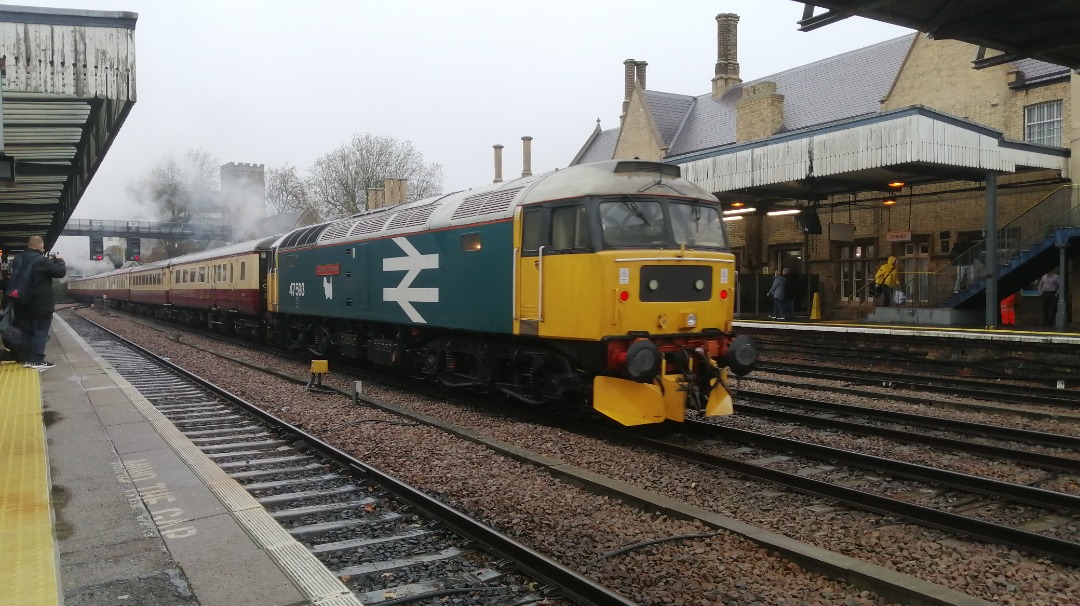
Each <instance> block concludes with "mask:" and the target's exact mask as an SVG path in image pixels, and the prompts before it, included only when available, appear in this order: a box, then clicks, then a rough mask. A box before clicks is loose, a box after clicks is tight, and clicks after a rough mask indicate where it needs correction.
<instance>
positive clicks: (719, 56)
mask: <svg viewBox="0 0 1080 606" xmlns="http://www.w3.org/2000/svg"><path fill="white" fill-rule="evenodd" d="M741 82H742V78H740V77H739V16H738V15H736V14H734V13H720V14H719V15H717V16H716V75H715V76H713V79H712V97H713V99H719V98H720V97H722V96H723V95H724V93H726V92H727V91H729V90H731V88H732V87H733V86H735V85H736V84H739V83H741Z"/></svg>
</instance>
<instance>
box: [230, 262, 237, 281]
mask: <svg viewBox="0 0 1080 606" xmlns="http://www.w3.org/2000/svg"><path fill="white" fill-rule="evenodd" d="M235 267H236V266H235V265H234V264H233V263H231V262H230V263H229V282H233V281H234V280H235V278H236V272H234V271H233V269H235Z"/></svg>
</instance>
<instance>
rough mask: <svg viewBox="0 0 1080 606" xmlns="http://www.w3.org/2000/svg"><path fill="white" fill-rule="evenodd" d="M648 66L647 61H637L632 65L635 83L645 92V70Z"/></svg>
mask: <svg viewBox="0 0 1080 606" xmlns="http://www.w3.org/2000/svg"><path fill="white" fill-rule="evenodd" d="M648 66H649V62H648V61H637V62H636V63H635V64H634V67H635V68H636V70H635V71H636V72H637V81H638V84H640V85H641V90H645V68H646V67H648Z"/></svg>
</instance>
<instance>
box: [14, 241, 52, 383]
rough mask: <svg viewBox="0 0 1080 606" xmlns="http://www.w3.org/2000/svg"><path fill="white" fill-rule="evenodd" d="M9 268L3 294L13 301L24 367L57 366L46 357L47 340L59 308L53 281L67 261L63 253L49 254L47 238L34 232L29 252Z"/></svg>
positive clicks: (48, 367)
mask: <svg viewBox="0 0 1080 606" xmlns="http://www.w3.org/2000/svg"><path fill="white" fill-rule="evenodd" d="M10 269H11V276H10V278H8V283H7V288H5V289H4V295H5V296H6V297H7V300H8V301H10V302H11V303H13V309H14V313H15V326H16V327H17V328H18V329H19V331H20V332H21V333H22V335H21V336H22V339H21V343H20V344H19V357H20V359H22V361H23V366H24V367H28V368H35V369H37V370H48V369H50V368H52V367H53V366H55V364H53V363H52V362H47V361H45V344H46V343H47V342H48V341H49V328H50V327H51V326H52V315H53V311H54V310H55V308H56V304H55V302H54V301H53V290H52V281H53V278H63V277H64V275H66V274H67V264H65V263H64V260H63V259H61V258H60V255H50V256H48V257H46V256H45V240H44V239H42V238H41V236H31V237H30V240H29V241H28V242H27V243H26V252H24V253H22V254H21V255H19V256H18V257H15V260H14V261H12V263H11V268H10Z"/></svg>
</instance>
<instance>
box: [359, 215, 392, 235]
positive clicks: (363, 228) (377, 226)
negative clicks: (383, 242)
mask: <svg viewBox="0 0 1080 606" xmlns="http://www.w3.org/2000/svg"><path fill="white" fill-rule="evenodd" d="M389 218H390V217H387V216H386V215H379V216H377V217H368V218H366V219H360V220H359V221H357V222H356V223H353V226H352V229H350V230H349V235H350V236H366V235H368V234H373V233H375V232H377V231H382V229H383V227H384V226H385V225H386V221H387V219H389Z"/></svg>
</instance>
